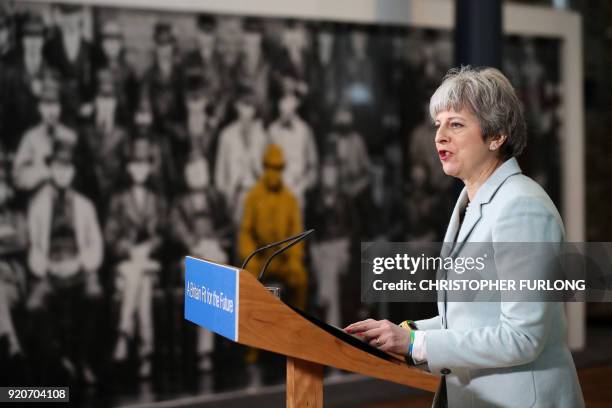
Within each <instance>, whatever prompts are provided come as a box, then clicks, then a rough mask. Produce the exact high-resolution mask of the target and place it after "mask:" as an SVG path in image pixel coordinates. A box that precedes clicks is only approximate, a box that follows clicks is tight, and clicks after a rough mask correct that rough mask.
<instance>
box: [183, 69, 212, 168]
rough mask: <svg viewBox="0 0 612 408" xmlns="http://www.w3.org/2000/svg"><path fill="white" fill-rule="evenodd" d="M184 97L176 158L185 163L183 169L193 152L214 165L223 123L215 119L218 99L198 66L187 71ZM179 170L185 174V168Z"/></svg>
mask: <svg viewBox="0 0 612 408" xmlns="http://www.w3.org/2000/svg"><path fill="white" fill-rule="evenodd" d="M182 94H183V102H184V107H185V119H184V122H183V123H181V126H179V127H178V128H177V133H176V135H177V140H175V146H176V147H177V150H175V155H176V157H178V158H179V159H178V160H177V161H178V162H179V163H181V164H180V165H179V166H180V167H182V163H184V161H185V160H186V159H187V157H188V155H189V154H192V153H197V154H199V155H200V156H202V157H204V158H205V159H206V160H207V161H208V163H210V164H211V165H214V159H215V157H214V155H215V153H216V150H217V149H216V147H217V143H216V137H217V126H218V124H219V118H218V117H216V116H215V114H216V111H215V108H216V100H215V99H214V96H213V95H212V91H211V88H210V86H209V84H208V83H206V82H205V79H204V77H203V76H202V73H201V71H200V70H199V69H198V68H197V67H189V68H187V70H186V72H185V84H184V89H183V92H182ZM179 143H180V145H179ZM179 170H180V171H179V173H182V169H179Z"/></svg>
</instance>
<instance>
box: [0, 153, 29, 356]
mask: <svg viewBox="0 0 612 408" xmlns="http://www.w3.org/2000/svg"><path fill="white" fill-rule="evenodd" d="M12 198H13V188H12V187H11V184H10V171H9V158H8V157H7V155H6V153H5V152H4V151H3V150H2V149H0V342H1V341H2V339H6V344H7V346H8V355H9V357H16V356H18V355H19V354H21V353H22V348H21V342H20V341H19V338H18V333H17V331H16V330H15V326H14V325H13V316H12V314H11V312H12V311H13V309H14V307H15V306H17V305H18V304H19V303H21V302H23V299H24V298H25V289H26V287H25V282H26V270H25V268H24V261H25V253H26V249H27V244H28V232H27V224H26V222H25V217H24V214H22V213H21V211H19V210H17V209H16V208H13V206H12V205H11V204H12Z"/></svg>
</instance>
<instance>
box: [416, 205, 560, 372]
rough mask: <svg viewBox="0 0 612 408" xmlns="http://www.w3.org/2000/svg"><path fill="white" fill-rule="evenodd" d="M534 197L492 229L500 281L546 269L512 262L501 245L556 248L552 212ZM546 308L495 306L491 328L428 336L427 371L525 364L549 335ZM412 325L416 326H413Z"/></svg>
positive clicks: (503, 216)
mask: <svg viewBox="0 0 612 408" xmlns="http://www.w3.org/2000/svg"><path fill="white" fill-rule="evenodd" d="M550 207H551V205H546V204H545V203H544V202H543V201H541V200H540V199H539V198H538V197H519V198H517V199H514V200H512V201H511V202H510V203H509V204H508V205H507V206H505V208H504V209H503V210H502V211H501V214H500V216H499V217H498V218H497V221H495V224H494V225H493V228H492V237H493V246H494V251H495V264H496V268H497V273H498V275H499V277H500V279H505V278H510V277H511V276H513V275H514V274H516V271H521V274H523V273H526V274H528V275H529V276H532V277H534V278H537V277H539V276H541V275H542V273H544V270H545V269H546V265H543V264H542V261H540V262H537V261H534V260H533V259H527V257H523V256H521V257H517V256H516V254H515V251H513V250H509V249H508V248H509V247H508V245H502V244H501V243H507V242H557V243H559V242H562V240H563V226H562V224H561V222H560V219H559V218H557V214H556V210H553V209H551V208H550ZM482 221H484V220H481V222H482ZM554 307H555V303H552V302H504V301H503V299H502V302H501V316H500V319H499V323H498V324H497V325H495V326H484V327H478V328H473V329H468V330H465V331H462V330H454V329H451V330H440V329H438V330H428V331H427V336H426V338H425V348H426V351H427V359H428V364H429V369H430V370H431V372H432V373H434V374H439V373H440V372H441V370H442V369H443V368H449V369H453V368H468V369H478V368H497V367H510V366H515V365H521V364H527V363H529V362H531V361H533V360H535V359H536V358H537V357H538V355H539V354H540V352H541V351H542V349H543V347H544V344H545V343H546V340H547V337H548V334H549V332H550V322H551V315H552V312H553V310H554ZM417 325H418V323H417Z"/></svg>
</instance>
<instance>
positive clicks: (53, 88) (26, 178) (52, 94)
mask: <svg viewBox="0 0 612 408" xmlns="http://www.w3.org/2000/svg"><path fill="white" fill-rule="evenodd" d="M59 86H60V85H59V83H58V81H57V76H56V74H54V73H53V72H51V71H48V72H46V73H45V74H44V77H43V79H42V84H41V91H40V96H39V100H38V111H39V113H40V116H41V122H40V123H39V124H38V125H36V126H34V127H32V128H30V129H29V130H28V131H27V132H26V133H25V134H24V135H23V138H22V140H21V143H20V144H19V147H18V148H17V153H16V154H15V161H14V162H13V177H14V180H15V185H16V186H17V187H18V188H19V189H22V190H25V191H32V190H34V189H36V188H37V187H38V186H40V185H41V184H42V183H43V182H45V181H46V180H48V179H49V178H50V172H49V167H48V166H47V161H46V159H47V158H48V157H49V155H50V154H51V152H52V148H53V143H54V142H55V141H57V140H59V141H62V142H65V143H68V144H72V145H73V146H74V145H76V143H77V134H76V133H75V132H74V131H73V130H72V129H70V128H68V127H66V126H65V125H63V124H62V123H61V122H60V115H61V112H62V106H61V104H60V89H59Z"/></svg>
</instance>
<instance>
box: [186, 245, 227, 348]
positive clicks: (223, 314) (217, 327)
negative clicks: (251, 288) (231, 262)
mask: <svg viewBox="0 0 612 408" xmlns="http://www.w3.org/2000/svg"><path fill="white" fill-rule="evenodd" d="M238 279H239V270H238V269H237V268H231V267H229V266H223V265H219V264H216V263H213V262H209V261H205V260H202V259H197V258H193V257H190V256H188V257H186V258H185V319H187V320H189V321H191V322H193V323H195V324H197V325H199V326H201V327H204V328H206V329H208V330H210V331H212V332H215V333H217V334H220V335H222V336H224V337H227V338H228V339H230V340H233V341H238V287H239V286H238Z"/></svg>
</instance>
